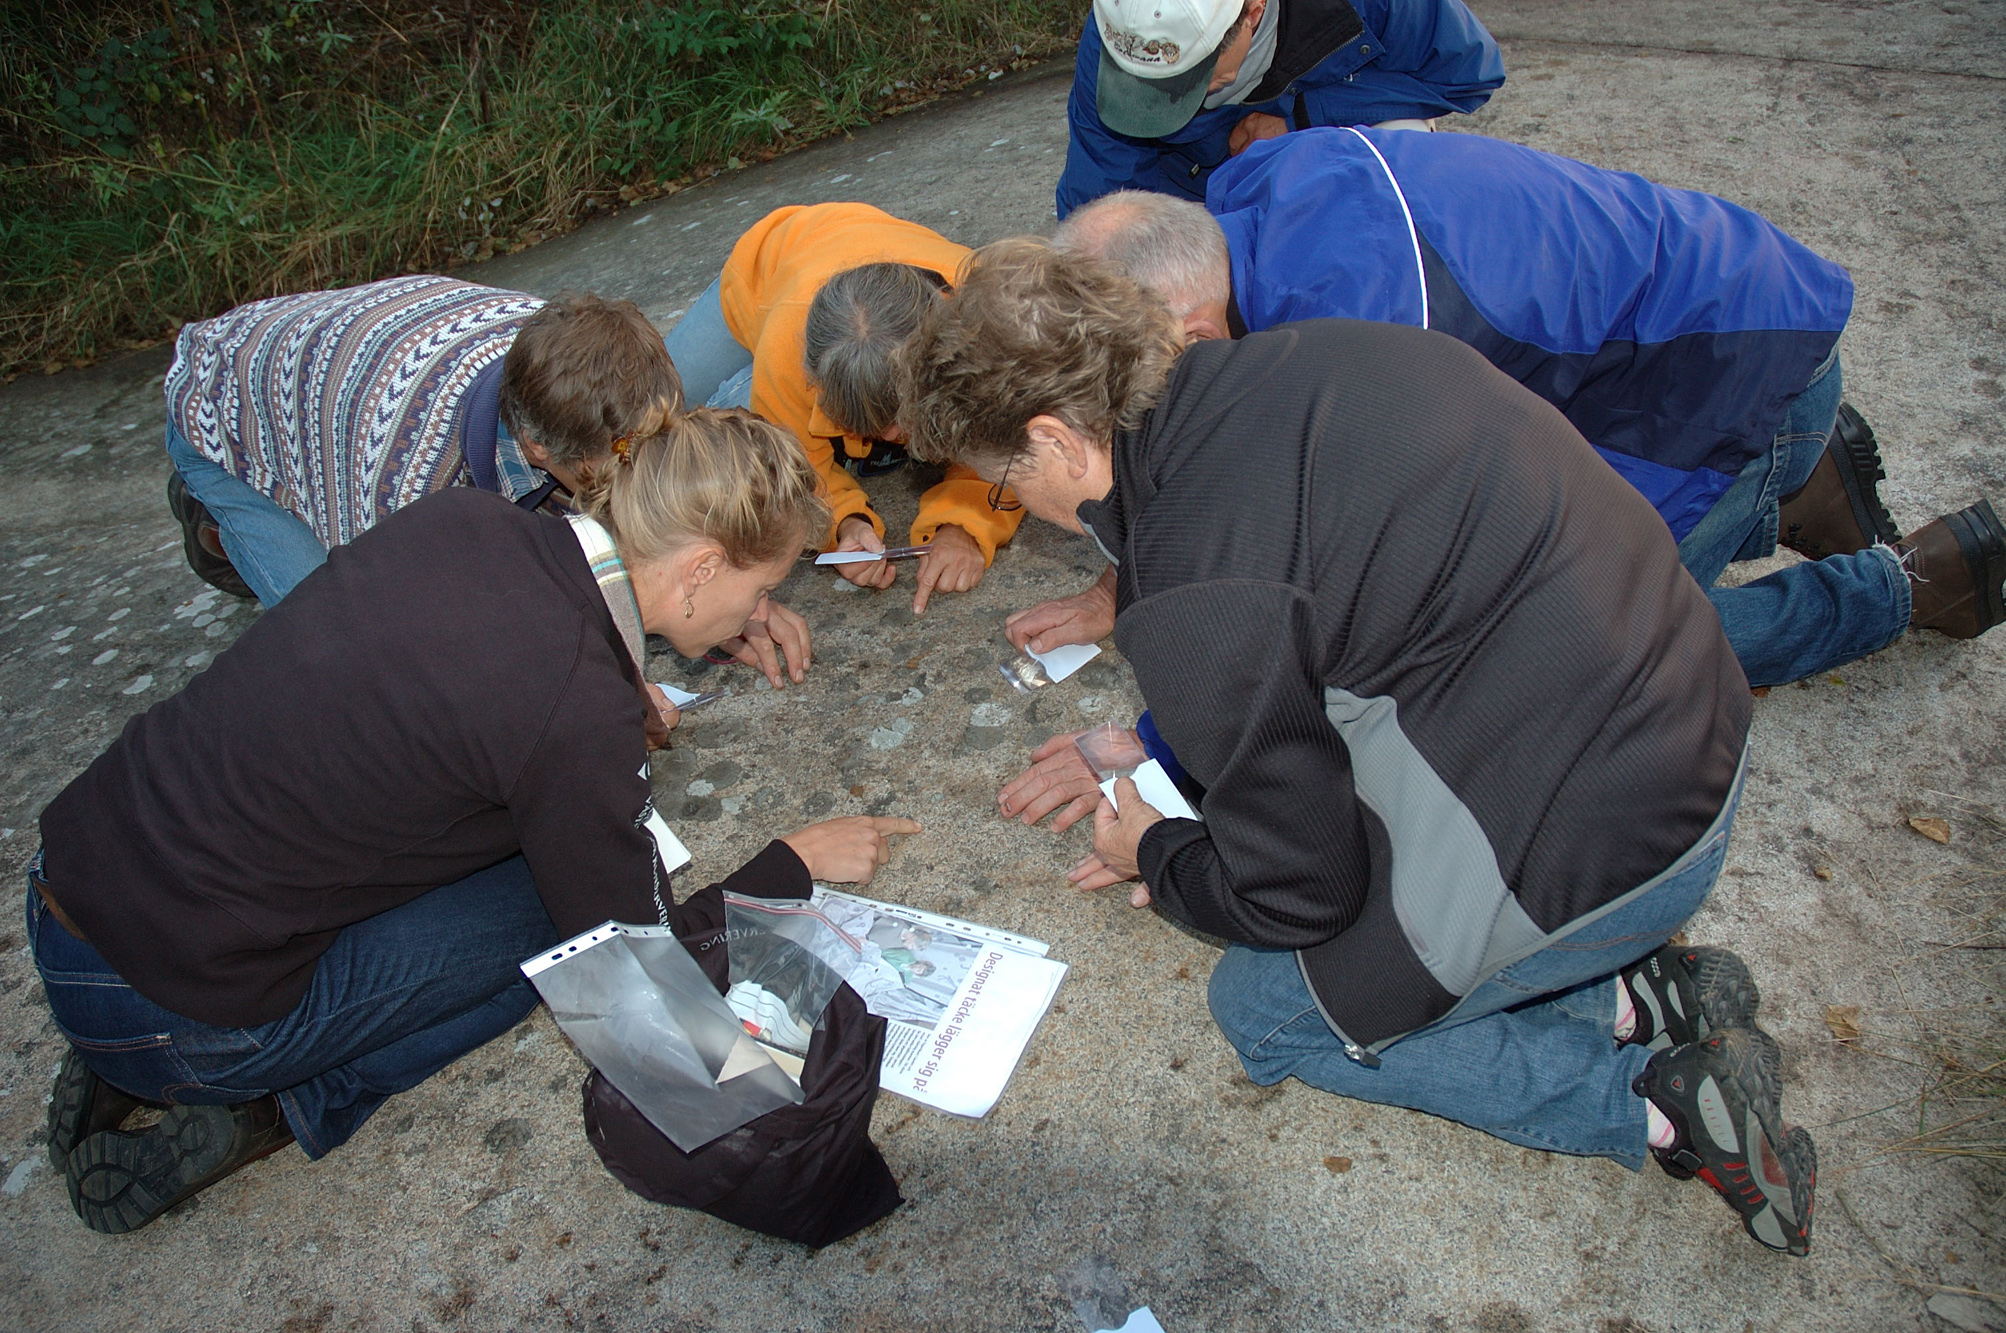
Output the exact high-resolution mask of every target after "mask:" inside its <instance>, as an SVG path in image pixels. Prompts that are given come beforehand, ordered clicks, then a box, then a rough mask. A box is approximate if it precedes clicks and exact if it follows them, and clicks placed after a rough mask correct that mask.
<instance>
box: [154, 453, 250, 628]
mask: <svg viewBox="0 0 2006 1333" xmlns="http://www.w3.org/2000/svg"><path fill="white" fill-rule="evenodd" d="M167 508H168V510H169V512H171V513H172V514H173V515H174V517H175V519H176V520H177V521H179V522H180V524H181V552H182V554H183V555H185V556H187V557H188V568H190V569H192V570H194V571H195V577H196V578H198V579H201V580H202V581H203V582H204V583H206V584H208V585H209V586H210V587H212V588H219V589H221V590H222V591H224V592H227V593H229V594H230V595H231V596H232V597H242V598H245V599H246V600H255V599H256V598H257V594H256V593H254V592H252V591H251V585H250V584H248V583H246V582H244V576H243V575H242V574H239V573H238V572H237V567H236V566H235V565H233V564H231V563H230V557H229V556H227V555H225V554H224V553H223V531H222V529H221V528H219V527H217V526H216V520H215V519H214V518H213V517H211V516H210V513H209V509H208V506H206V505H204V504H203V503H202V502H201V501H200V500H198V499H196V498H195V497H194V496H192V495H190V494H189V493H188V483H187V482H185V481H183V480H182V479H181V474H180V473H179V472H170V473H168V474H167Z"/></svg>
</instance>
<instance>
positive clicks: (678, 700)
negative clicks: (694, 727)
mask: <svg viewBox="0 0 2006 1333" xmlns="http://www.w3.org/2000/svg"><path fill="white" fill-rule="evenodd" d="M655 688H656V689H658V690H660V691H661V692H662V693H663V694H666V695H668V696H669V702H670V703H672V704H674V705H675V706H676V707H678V708H681V707H682V706H683V705H684V704H686V703H688V702H689V701H690V700H692V699H698V698H702V697H703V696H701V695H699V694H698V693H697V692H696V691H694V690H679V689H677V688H676V687H675V686H673V685H669V684H665V683H663V682H662V681H659V680H658V681H656V682H655Z"/></svg>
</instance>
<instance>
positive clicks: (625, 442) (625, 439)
mask: <svg viewBox="0 0 2006 1333" xmlns="http://www.w3.org/2000/svg"><path fill="white" fill-rule="evenodd" d="M607 448H609V449H611V450H612V451H613V457H615V458H617V459H619V460H620V461H621V462H622V463H628V464H631V463H632V462H633V461H634V437H633V436H631V435H615V436H614V437H613V443H612V444H610V445H608V446H607Z"/></svg>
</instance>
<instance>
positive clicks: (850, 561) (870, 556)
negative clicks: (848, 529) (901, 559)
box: [815, 551, 884, 565]
mask: <svg viewBox="0 0 2006 1333" xmlns="http://www.w3.org/2000/svg"><path fill="white" fill-rule="evenodd" d="M882 559H884V557H883V556H881V555H879V554H878V553H877V552H876V551H824V552H823V553H822V554H820V555H818V556H816V557H815V563H816V564H818V565H861V564H864V563H865V562H867V561H871V560H882Z"/></svg>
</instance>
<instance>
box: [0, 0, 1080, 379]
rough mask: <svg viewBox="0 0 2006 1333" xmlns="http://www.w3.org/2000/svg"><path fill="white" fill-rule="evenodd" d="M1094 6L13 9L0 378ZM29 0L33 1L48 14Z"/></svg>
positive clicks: (469, 3)
mask: <svg viewBox="0 0 2006 1333" xmlns="http://www.w3.org/2000/svg"><path fill="white" fill-rule="evenodd" d="M1083 9H1084V6H1083V5H1081V4H1079V3H1077V0H915V3H911V4H900V3H896V2H895V0H826V3H818V2H815V0H745V2H744V3H739V2H738V0H667V2H666V3H664V2H662V0H628V2H625V3H620V2H616V0H540V2H539V0H528V2H527V3H522V2H518V0H436V2H435V3H427V2H426V0H50V2H49V3H46V4H44V5H40V6H5V7H0V293H4V295H0V372H7V373H18V372H19V371H21V370H24V369H45V370H54V369H57V368H60V367H61V366H63V365H66V364H71V363H77V362H82V361H85V360H88V359H90V358H93V357H96V356H100V355H103V354H104V353H106V352H108V351H112V350H117V349H120V348H123V347H130V346H136V345H142V344H145V343H148V342H152V341H154V340H157V339H159V338H161V337H164V336H167V335H169V334H171V333H172V332H173V330H174V329H175V328H176V327H177V326H178V325H179V323H180V322H181V321H183V320H186V319H190V318H200V317H204V316H207V315H210V314H213V313H215V312H217V311H219V310H222V309H226V308H228V307H229V306H232V305H235V304H238V303H240V302H243V301H247V300H253V299H256V298H258V297H262V296H270V295H274V294H277V293H281V292H287V291H299V290H305V289H310V288H315V287H328V286H337V285H341V284H345V283H352V282H360V281H366V280H369V279H371V278H376V277H381V276H384V275H387V274H392V273H398V272H411V271H421V270H428V269H431V270H436V269H440V268H444V267H447V266H450V265H451V264H454V263H457V262H463V261H465V260H471V259H479V258H485V257H486V256H488V255H490V254H493V253H495V252H496V251H498V250H509V249H515V248H519V247H521V246H523V245H528V244H533V243H534V242H536V241H538V240H541V239H543V238H544V237H546V236H548V235H551V234H554V233H556V232H560V231H564V230H566V229H568V228H569V227H571V226H573V225H575V224H576V223H577V222H578V221H579V220H580V219H581V218H582V217H584V216H586V215H587V214H589V213H590V212H591V211H592V210H593V209H595V208H609V207H618V206H619V205H621V204H622V203H625V202H632V201H634V200H637V199H641V198H646V197H650V196H653V195H657V194H661V193H665V192H668V191H670V190H673V189H675V188H677V187H678V186H679V185H681V184H684V183H687V182H688V181H690V180H692V179H697V178H700V177H702V176H703V175H707V174H710V173H713V172H715V171H717V170H721V169H722V170H728V169H730V168H732V167H734V166H737V165H742V164H743V163H744V162H745V161H748V160H759V159H763V158H766V157H770V156H772V155H773V154H774V153H776V152H778V151H781V150H783V149H785V148H786V147H788V146H791V145H792V144H795V143H798V142H802V141H805V140H807V139H811V138H816V137H820V136H822V135H824V134H827V133H830V132H832V131H835V130H839V129H841V128H843V127H846V126H852V125H857V124H860V123H863V122H865V121H867V120H870V119H872V118H873V117H875V116H878V115H881V114H884V113H886V112H890V111H894V110H897V109H899V108H900V107H902V106H907V105H911V104H913V103H915V102H918V101H923V100H925V99H926V98H928V97H930V96H932V95H934V94H935V93H937V92H939V91H941V90H942V89H944V88H948V87H954V86H959V85H963V84H966V83H969V82H977V81H982V80H985V79H987V78H991V77H994V76H995V75H996V74H997V73H998V72H1000V71H1003V70H1005V69H1011V68H1019V67H1022V66H1024V65H1027V64H1030V63H1032V62H1034V61H1036V60H1040V59H1043V58H1045V57H1047V56H1049V55H1052V54H1053V53H1055V52H1058V51H1061V50H1063V49H1065V48H1066V47H1068V46H1069V45H1070V43H1071V42H1072V41H1073V39H1074V38H1075V37H1076V35H1077V29H1078V25H1079V22H1080V12H1081V11H1082V10H1083ZM31 11H32V12H31Z"/></svg>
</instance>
